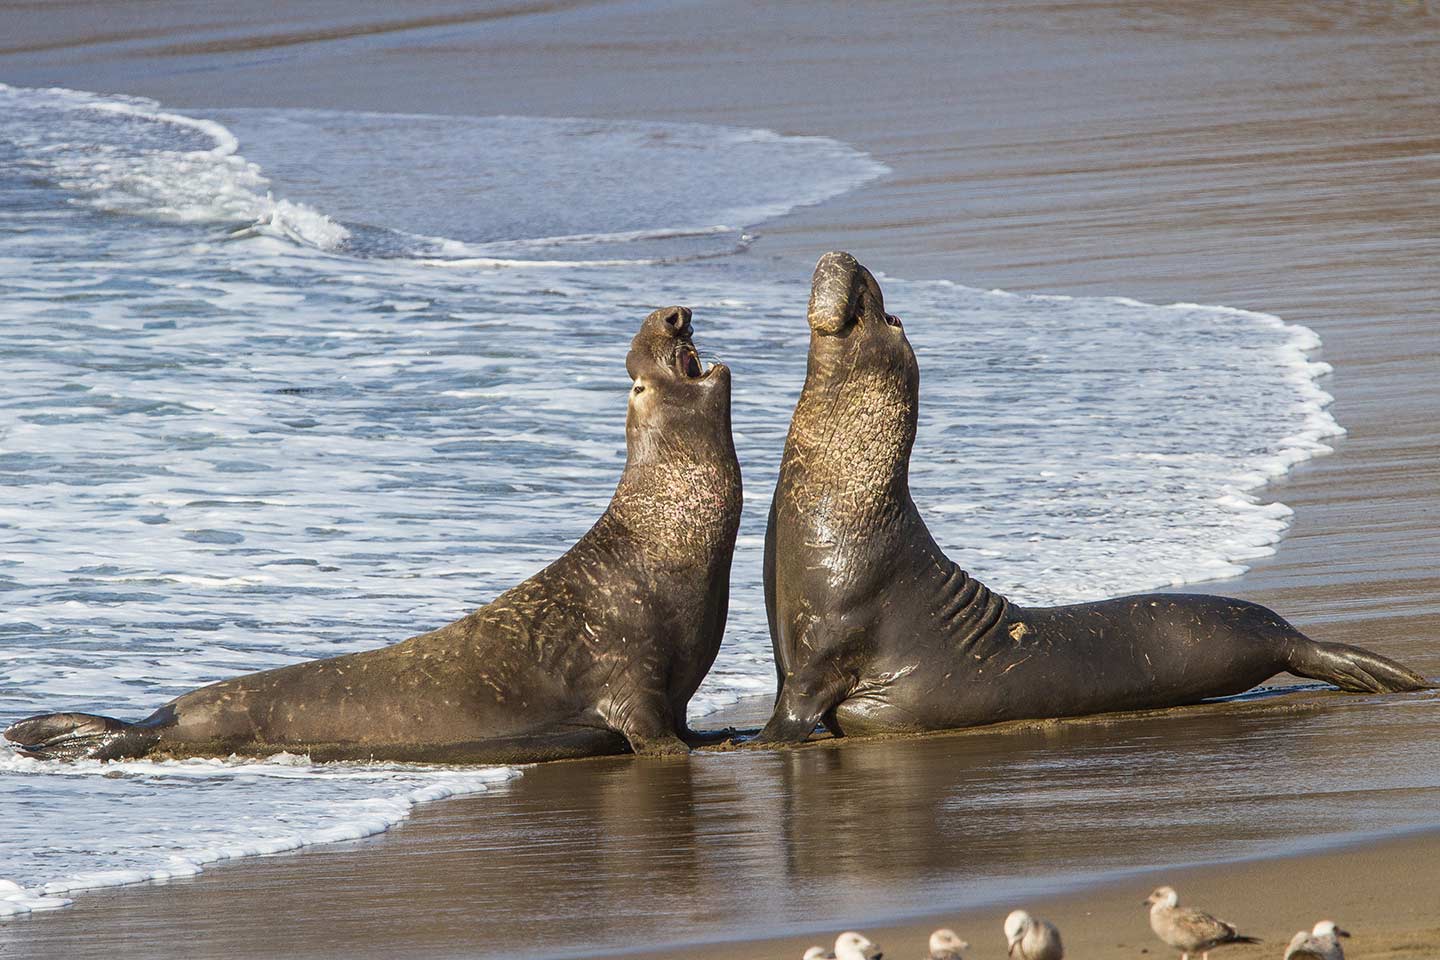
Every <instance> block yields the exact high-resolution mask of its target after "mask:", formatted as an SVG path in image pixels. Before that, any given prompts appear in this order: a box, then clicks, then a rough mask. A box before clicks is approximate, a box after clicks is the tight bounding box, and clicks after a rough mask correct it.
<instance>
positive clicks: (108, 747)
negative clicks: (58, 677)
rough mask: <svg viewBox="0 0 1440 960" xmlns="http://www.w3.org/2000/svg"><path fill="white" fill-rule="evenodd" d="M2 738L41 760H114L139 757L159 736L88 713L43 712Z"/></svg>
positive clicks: (143, 727)
mask: <svg viewBox="0 0 1440 960" xmlns="http://www.w3.org/2000/svg"><path fill="white" fill-rule="evenodd" d="M4 737H5V739H6V740H9V741H10V742H11V743H13V744H15V748H16V749H17V750H18V751H19V752H20V753H22V754H24V755H25V756H28V757H37V758H39V759H42V760H79V759H82V758H87V757H88V758H91V759H95V760H115V759H118V758H120V757H138V756H140V755H141V754H143V753H145V752H146V751H147V750H149V749H150V747H152V746H154V745H155V742H156V741H157V740H159V739H160V734H159V732H158V731H157V730H156V729H155V728H154V727H152V726H147V725H144V724H135V723H126V722H125V721H123V720H116V719H115V718H113V717H98V716H96V715H94V714H92V713H47V714H44V715H43V716H39V717H30V718H28V719H25V720H21V721H20V722H19V723H16V724H12V725H11V726H9V727H7V728H6V729H5V731H4Z"/></svg>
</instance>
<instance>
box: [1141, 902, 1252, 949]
mask: <svg viewBox="0 0 1440 960" xmlns="http://www.w3.org/2000/svg"><path fill="white" fill-rule="evenodd" d="M1145 903H1146V904H1148V905H1149V907H1150V929H1151V930H1154V931H1155V936H1157V937H1159V938H1160V939H1161V940H1164V941H1165V942H1166V943H1168V944H1170V946H1172V947H1174V948H1175V949H1176V950H1179V951H1180V960H1190V954H1192V953H1199V954H1200V958H1201V960H1208V958H1209V956H1210V951H1211V950H1214V949H1215V948H1216V947H1219V946H1223V945H1224V944H1227V943H1259V942H1260V941H1259V940H1257V939H1255V938H1254V937H1246V936H1242V935H1241V934H1240V932H1239V931H1238V930H1236V929H1235V926H1234V924H1230V923H1226V922H1225V921H1224V920H1219V919H1216V918H1215V917H1212V916H1210V914H1208V913H1202V912H1201V911H1199V910H1194V909H1191V908H1190V907H1182V906H1180V895H1179V894H1177V893H1176V892H1175V888H1174V887H1156V888H1155V891H1154V892H1153V893H1151V894H1150V896H1148V897H1146V898H1145Z"/></svg>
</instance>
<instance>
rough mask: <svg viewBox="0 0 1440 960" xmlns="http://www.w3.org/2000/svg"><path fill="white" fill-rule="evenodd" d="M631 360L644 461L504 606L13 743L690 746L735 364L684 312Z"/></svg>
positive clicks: (9, 734) (705, 659) (253, 747)
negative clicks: (703, 341)
mask: <svg viewBox="0 0 1440 960" xmlns="http://www.w3.org/2000/svg"><path fill="white" fill-rule="evenodd" d="M625 366H626V370H627V371H628V372H629V374H630V376H631V378H632V379H633V381H634V383H633V385H632V386H631V389H630V395H629V411H628V414H627V418H626V425H625V434H626V448H627V458H626V463H625V469H624V472H623V474H622V475H621V478H620V483H619V486H618V487H617V489H616V491H615V495H614V498H613V499H612V500H611V501H610V505H609V508H608V509H606V511H605V513H604V515H603V516H601V517H600V519H599V521H597V522H596V524H595V525H594V526H593V527H592V528H591V529H590V530H589V532H588V533H586V534H585V535H584V536H583V537H581V538H580V540H579V542H578V543H576V544H575V545H574V546H573V547H572V548H571V549H570V550H569V551H568V552H567V553H566V554H565V555H564V556H562V557H560V558H559V559H558V560H556V561H555V562H553V563H551V564H550V565H549V566H548V567H546V568H545V569H543V570H541V571H540V572H539V573H537V574H535V575H534V576H533V577H531V578H530V579H528V580H526V581H525V582H523V583H521V584H520V585H519V586H517V587H514V588H513V589H511V590H509V591H507V592H505V593H503V594H501V595H500V596H499V597H497V598H496V599H495V600H493V601H492V602H491V603H489V604H487V605H486V606H484V607H481V608H480V609H479V610H476V611H475V612H473V613H471V614H469V615H468V616H466V617H464V618H462V619H460V620H457V621H455V622H454V623H451V624H449V625H448V626H444V627H441V628H440V629H438V630H435V631H432V632H430V633H426V634H422V635H420V636H417V637H413V638H411V639H409V640H406V641H404V642H402V643H398V644H395V645H393V646H389V647H383V648H381V649H378V650H369V651H365V652H363V653H353V654H348V655H346V656H340V657H334V658H331V659H325V660H312V661H308V662H305V663H297V664H294V665H292V666H287V667H281V668H279V669H275V670H266V671H263V672H260V673H253V674H249V675H246V676H242V677H237V678H235V679H233V680H227V681H224V682H221V683H216V684H213V685H211V686H207V687H203V688H201V689H199V690H195V691H193V692H191V693H187V694H185V695H184V696H182V697H179V698H178V699H176V700H173V701H171V702H170V703H168V704H166V705H165V706H163V707H161V708H160V709H159V710H158V711H156V712H155V713H154V714H153V715H152V716H150V717H149V718H147V719H145V720H143V721H140V722H138V723H125V722H123V721H120V720H115V719H112V718H109V717H97V716H91V715H87V714H74V713H68V714H50V715H47V716H41V717H34V718H31V719H28V720H24V721H21V722H19V723H16V724H14V725H13V726H11V727H10V728H9V729H7V730H6V731H5V737H6V738H7V739H9V740H11V741H13V742H14V743H16V744H18V745H19V747H20V748H21V749H22V751H24V752H26V753H29V754H31V755H33V756H38V757H58V758H68V757H81V756H89V757H99V758H115V757H126V756H139V755H142V754H146V753H158V754H163V755H170V756H227V755H229V754H231V753H240V754H249V755H255V754H269V753H274V752H276V751H279V750H291V751H304V752H307V753H309V754H310V755H311V757H312V758H314V759H316V760H329V759H347V758H348V759H371V758H374V759H391V760H415V761H442V762H443V761H453V762H522V761H533V760H545V759H555V758H561V757H576V756H587V755H593V754H605V753H621V752H624V751H626V750H627V749H628V750H632V751H634V752H635V753H641V754H668V753H683V752H685V751H686V750H687V739H693V735H691V733H690V731H689V730H688V729H687V728H686V726H685V707H686V704H687V703H688V702H689V700H690V697H691V696H692V695H693V694H694V692H695V688H696V687H698V686H699V684H700V681H701V680H702V679H703V678H704V676H705V674H706V672H707V671H708V670H709V669H710V666H711V664H712V663H713V662H714V660H715V655H716V653H717V652H718V650H719V647H720V638H721V635H722V634H723V633H724V629H725V615H726V606H727V602H728V595H729V583H730V559H731V554H732V552H733V550H734V546H735V534H736V530H737V527H738V525H739V521H740V506H741V491H740V467H739V464H738V462H737V461H736V458H735V448H734V445H733V443H732V441H731V435H730V371H729V369H728V368H726V367H725V366H723V365H721V364H716V365H714V366H712V367H710V368H709V369H708V370H706V369H704V368H703V366H702V364H701V363H700V360H699V357H698V356H697V354H696V351H695V347H694V344H693V342H692V341H691V323H690V311H689V310H687V309H685V308H683V307H669V308H666V309H663V310H657V311H655V312H654V313H652V314H651V315H650V316H649V317H647V318H646V319H645V321H644V323H643V325H642V326H641V329H640V332H639V333H638V334H637V335H636V336H635V338H634V340H633V342H632V343H631V346H630V352H629V355H628V356H627V357H626V361H625Z"/></svg>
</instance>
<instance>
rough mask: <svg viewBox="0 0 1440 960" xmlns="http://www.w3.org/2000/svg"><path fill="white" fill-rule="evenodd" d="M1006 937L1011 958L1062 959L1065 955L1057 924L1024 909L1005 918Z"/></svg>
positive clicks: (1030, 959)
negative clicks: (1056, 927)
mask: <svg viewBox="0 0 1440 960" xmlns="http://www.w3.org/2000/svg"><path fill="white" fill-rule="evenodd" d="M1005 939H1006V940H1008V941H1009V942H1010V960H1062V958H1063V957H1064V956H1065V947H1064V946H1063V945H1062V944H1061V943H1060V931H1059V930H1056V929H1055V924H1053V923H1051V922H1050V921H1049V920H1040V919H1038V918H1036V917H1032V916H1030V914H1028V913H1026V912H1025V911H1024V910H1016V911H1015V912H1013V913H1011V914H1010V916H1008V917H1006V918H1005Z"/></svg>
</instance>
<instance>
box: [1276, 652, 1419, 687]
mask: <svg viewBox="0 0 1440 960" xmlns="http://www.w3.org/2000/svg"><path fill="white" fill-rule="evenodd" d="M1287 669H1288V670H1289V671H1290V672H1291V673H1293V674H1297V675H1298V676H1302V677H1308V678H1309V679H1311V680H1323V681H1325V682H1326V683H1333V684H1335V686H1337V687H1339V688H1340V689H1341V690H1348V691H1349V692H1351V693H1401V692H1404V691H1407V690H1430V689H1433V688H1434V686H1435V685H1434V684H1433V683H1431V682H1430V681H1428V680H1426V679H1425V678H1424V677H1422V676H1420V674H1418V673H1416V672H1415V671H1413V670H1411V669H1410V668H1408V667H1406V666H1403V665H1401V664H1399V663H1396V662H1395V661H1394V660H1391V659H1389V658H1388V657H1382V656H1380V655H1379V654H1378V653H1371V652H1370V651H1369V650H1364V649H1361V648H1360V647H1352V646H1350V645H1349V644H1345V643H1321V642H1320V641H1318V640H1307V641H1305V642H1304V643H1297V644H1296V646H1295V650H1294V651H1293V652H1292V654H1291V657H1290V663H1289V665H1288V666H1287Z"/></svg>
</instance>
